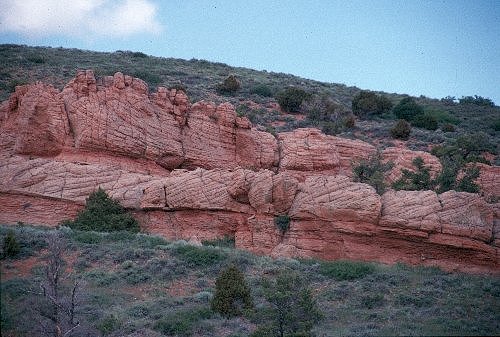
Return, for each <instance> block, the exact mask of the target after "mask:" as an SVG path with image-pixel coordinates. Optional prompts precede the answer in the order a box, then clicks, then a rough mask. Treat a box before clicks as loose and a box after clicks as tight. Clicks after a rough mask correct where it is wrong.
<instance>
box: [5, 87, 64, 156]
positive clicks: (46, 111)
mask: <svg viewBox="0 0 500 337" xmlns="http://www.w3.org/2000/svg"><path fill="white" fill-rule="evenodd" d="M3 108H4V113H3V116H4V119H5V120H4V123H3V129H4V130H5V132H7V131H11V132H13V133H15V146H14V148H13V150H14V152H16V153H20V154H27V155H30V154H31V155H37V156H53V155H57V154H58V153H60V152H61V151H62V149H63V147H64V145H65V142H66V138H67V135H68V134H69V124H68V118H67V116H66V112H65V109H64V102H63V100H62V99H61V97H60V95H59V93H58V91H57V90H56V89H54V87H52V86H50V85H46V84H42V83H37V84H35V85H24V86H20V87H17V88H16V91H15V92H14V94H12V96H11V97H10V99H9V104H8V105H4V106H3ZM0 121H1V120H0Z"/></svg>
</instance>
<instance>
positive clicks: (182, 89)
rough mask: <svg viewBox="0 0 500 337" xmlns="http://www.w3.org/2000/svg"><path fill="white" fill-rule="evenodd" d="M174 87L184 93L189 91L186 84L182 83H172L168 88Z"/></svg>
mask: <svg viewBox="0 0 500 337" xmlns="http://www.w3.org/2000/svg"><path fill="white" fill-rule="evenodd" d="M172 89H175V90H177V91H183V92H184V93H186V92H187V90H186V86H185V85H184V84H182V83H180V82H179V83H175V84H172V85H170V86H169V87H168V90H172Z"/></svg>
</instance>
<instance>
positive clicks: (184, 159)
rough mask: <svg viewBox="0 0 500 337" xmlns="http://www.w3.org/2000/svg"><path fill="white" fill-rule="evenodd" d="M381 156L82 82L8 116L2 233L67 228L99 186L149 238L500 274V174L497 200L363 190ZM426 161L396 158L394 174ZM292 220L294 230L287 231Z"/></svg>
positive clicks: (41, 88) (19, 97)
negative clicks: (358, 175)
mask: <svg viewBox="0 0 500 337" xmlns="http://www.w3.org/2000/svg"><path fill="white" fill-rule="evenodd" d="M375 153H376V149H375V148H374V147H373V146H372V145H370V144H367V143H365V142H361V141H354V140H348V139H343V138H339V137H332V136H327V135H324V134H322V133H321V132H319V131H318V130H316V129H298V130H295V131H292V132H285V133H281V134H278V136H277V139H276V138H275V137H274V136H273V135H271V134H269V133H266V132H261V131H257V130H256V129H255V128H253V126H252V125H251V123H250V122H249V121H248V119H246V118H241V117H238V116H237V115H236V113H235V111H234V108H233V106H232V105H230V104H221V105H218V106H216V105H214V104H212V103H208V102H198V103H195V104H193V105H190V104H189V100H188V98H187V96H186V95H185V94H184V93H183V92H182V91H177V90H168V89H166V88H162V87H160V88H158V89H157V91H156V92H154V93H152V94H149V92H148V88H147V85H146V83H145V82H143V81H142V80H140V79H137V78H133V77H130V76H127V75H123V74H121V73H116V74H115V75H114V76H108V77H104V78H102V79H98V80H96V79H95V77H94V74H93V72H92V71H80V72H78V74H77V77H76V78H75V79H74V80H72V81H71V82H70V83H68V85H67V86H66V87H65V88H64V90H63V91H62V92H58V91H57V90H56V89H54V88H52V87H51V86H47V85H44V84H41V83H38V84H35V85H27V86H21V87H18V88H17V90H16V92H15V93H14V94H13V95H12V96H11V98H10V100H9V101H7V102H4V103H2V104H1V106H0V223H13V224H15V223H17V222H18V221H23V222H25V223H36V224H47V225H56V224H58V223H59V222H60V221H61V220H63V219H66V218H71V217H74V216H76V214H77V212H78V211H79V210H81V209H82V208H83V205H84V202H85V198H87V197H88V195H89V194H90V193H91V192H93V191H94V190H96V189H97V188H98V187H101V188H104V189H105V190H106V191H107V192H108V193H109V194H110V195H111V196H112V197H114V198H116V199H118V200H119V201H120V202H121V203H122V204H123V205H124V206H125V207H127V208H129V209H130V210H131V211H132V212H133V213H134V216H136V217H137V218H138V220H139V222H140V223H141V226H142V228H143V230H145V231H148V232H151V233H155V234H159V235H163V236H165V237H167V238H170V239H185V240H189V241H190V242H193V243H198V244H199V243H200V242H201V241H202V240H204V239H214V238H217V237H222V236H223V235H231V236H234V237H235V240H236V246H237V247H239V248H244V249H248V250H250V251H253V252H256V253H259V254H269V255H271V256H275V257H278V256H286V257H315V258H321V259H339V258H347V259H356V260H368V261H373V260H375V261H381V262H386V263H395V262H405V263H410V264H424V265H431V266H441V267H443V268H446V269H449V270H468V271H476V272H485V271H486V272H494V273H499V272H500V263H499V252H500V248H499V246H500V244H499V242H500V221H499V217H500V216H499V215H500V206H499V205H500V204H499V203H492V201H495V196H496V195H498V189H499V186H498V184H497V181H499V180H500V179H498V175H499V172H498V168H497V167H490V166H488V167H482V166H481V176H480V178H479V179H478V183H479V184H480V185H481V186H482V189H483V193H484V194H485V195H487V196H489V199H488V200H489V202H490V203H487V202H486V201H485V200H484V199H483V198H482V197H481V196H480V195H478V194H470V193H458V192H453V191H451V192H446V193H443V194H440V195H438V194H436V193H435V192H432V191H392V190H389V191H387V192H386V193H385V194H383V195H382V196H379V195H378V194H376V192H375V190H374V189H373V188H372V187H371V186H369V185H366V184H362V183H355V182H353V181H352V166H353V165H354V164H355V163H357V162H359V161H360V160H362V159H368V158H369V157H370V156H371V155H373V154H375ZM418 156H420V157H422V159H423V160H424V163H425V165H427V166H429V167H430V168H431V173H432V175H436V174H437V173H438V172H439V170H440V169H441V166H440V163H439V161H438V160H437V158H435V157H434V156H432V155H430V154H428V153H425V152H419V151H410V150H406V149H401V148H389V149H386V150H385V151H384V152H383V153H382V157H383V159H384V160H391V161H393V162H394V163H395V169H393V171H392V172H390V174H389V175H388V176H387V177H386V179H387V180H388V181H389V182H392V181H394V180H397V179H398V178H399V177H400V170H401V169H402V168H405V169H408V170H413V169H414V167H413V165H412V161H413V159H415V158H416V157H418ZM278 215H288V216H289V217H290V224H289V229H288V230H286V231H282V230H280V229H278V228H277V227H276V225H275V223H274V219H275V217H276V216H278Z"/></svg>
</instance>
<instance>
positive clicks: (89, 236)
mask: <svg viewBox="0 0 500 337" xmlns="http://www.w3.org/2000/svg"><path fill="white" fill-rule="evenodd" d="M72 236H73V240H75V241H76V242H80V243H87V244H97V243H100V242H101V241H102V237H101V235H99V233H96V232H92V231H88V232H86V231H85V232H80V231H74V233H73V235H72Z"/></svg>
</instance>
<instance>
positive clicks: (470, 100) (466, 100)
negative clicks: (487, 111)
mask: <svg viewBox="0 0 500 337" xmlns="http://www.w3.org/2000/svg"><path fill="white" fill-rule="evenodd" d="M458 103H459V104H461V105H466V104H474V105H479V106H490V107H494V106H495V103H493V101H492V100H491V99H489V98H484V97H481V96H478V95H474V96H462V98H460V99H459V100H458Z"/></svg>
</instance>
